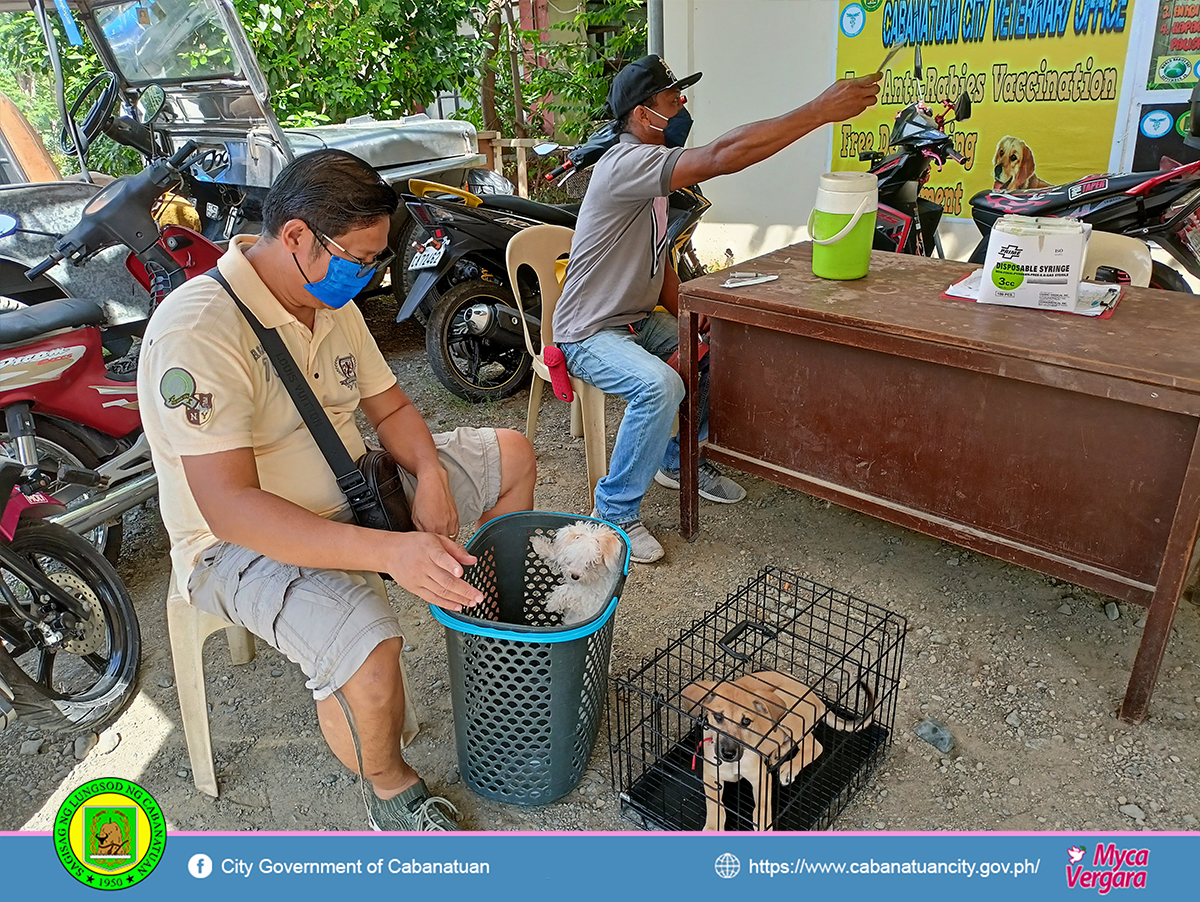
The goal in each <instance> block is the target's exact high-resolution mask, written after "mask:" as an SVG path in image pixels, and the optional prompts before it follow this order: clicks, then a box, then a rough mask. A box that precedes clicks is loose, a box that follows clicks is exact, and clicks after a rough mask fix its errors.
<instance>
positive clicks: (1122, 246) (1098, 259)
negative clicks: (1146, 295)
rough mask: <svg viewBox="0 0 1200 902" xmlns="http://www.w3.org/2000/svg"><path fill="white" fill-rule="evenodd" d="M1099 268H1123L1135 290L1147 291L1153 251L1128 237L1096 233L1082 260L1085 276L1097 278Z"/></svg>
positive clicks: (1093, 234)
mask: <svg viewBox="0 0 1200 902" xmlns="http://www.w3.org/2000/svg"><path fill="white" fill-rule="evenodd" d="M1098 266H1115V267H1116V268H1117V269H1123V270H1125V272H1127V273H1128V274H1129V278H1130V279H1131V280H1132V282H1133V285H1134V286H1135V287H1137V288H1145V287H1146V286H1147V285H1149V284H1150V273H1151V270H1152V268H1153V266H1154V261H1153V260H1151V258H1150V248H1148V247H1147V246H1146V242H1144V241H1138V240H1137V239H1136V238H1130V237H1129V236H1128V235H1114V234H1112V233H1111V232H1099V231H1095V230H1093V231H1092V234H1091V237H1090V238H1088V243H1087V252H1086V253H1085V254H1084V257H1083V277H1084V278H1085V279H1092V278H1095V276H1096V267H1098Z"/></svg>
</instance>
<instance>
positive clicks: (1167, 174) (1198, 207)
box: [971, 160, 1200, 293]
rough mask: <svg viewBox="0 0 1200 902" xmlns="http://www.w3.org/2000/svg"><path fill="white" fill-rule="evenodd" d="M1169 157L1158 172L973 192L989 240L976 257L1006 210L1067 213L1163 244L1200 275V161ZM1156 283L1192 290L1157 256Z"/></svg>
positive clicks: (975, 259)
mask: <svg viewBox="0 0 1200 902" xmlns="http://www.w3.org/2000/svg"><path fill="white" fill-rule="evenodd" d="M1164 162H1165V163H1166V168H1165V169H1163V170H1160V171H1158V172H1130V173H1120V174H1114V173H1108V174H1103V175H1090V176H1086V177H1085V178H1081V179H1076V180H1075V181H1073V182H1070V183H1069V184H1065V185H1052V186H1050V187H1046V188H1035V189H1031V190H1028V191H981V192H979V193H978V194H976V195H975V196H974V197H972V198H971V217H972V218H973V219H974V220H975V225H977V226H978V227H979V231H980V232H982V233H983V240H981V241H980V242H979V244H978V246H977V247H976V248H975V251H974V253H972V254H971V262H972V263H979V264H982V263H983V261H984V257H985V255H986V254H987V243H988V237H989V235H990V234H991V231H992V226H993V225H995V223H996V220H997V219H999V218H1000V217H1001V216H1003V215H1005V214H1008V213H1015V214H1020V215H1022V216H1063V217H1070V218H1072V219H1078V220H1081V221H1083V222H1088V223H1091V224H1092V228H1093V229H1097V230H1099V231H1102V232H1112V233H1114V234H1117V235H1128V236H1130V237H1132V238H1137V239H1139V240H1141V241H1145V242H1152V243H1154V244H1157V245H1158V246H1159V247H1161V248H1162V249H1163V250H1165V251H1166V252H1167V253H1169V254H1170V255H1171V256H1172V257H1173V258H1174V259H1175V260H1176V261H1178V263H1179V264H1180V265H1181V266H1182V267H1183V268H1184V269H1185V270H1187V271H1188V272H1189V273H1191V274H1192V275H1193V276H1195V277H1196V278H1200V257H1198V256H1197V249H1198V248H1200V161H1196V162H1193V163H1185V164H1180V163H1176V162H1174V161H1172V160H1165V161H1164ZM1150 287H1151V288H1160V289H1163V290H1165V291H1183V292H1188V293H1191V290H1192V289H1191V288H1190V287H1189V286H1188V284H1187V282H1186V281H1185V280H1184V278H1183V276H1182V275H1180V274H1179V273H1178V272H1177V271H1176V270H1174V269H1173V268H1172V267H1170V266H1168V265H1167V264H1166V263H1164V262H1162V261H1160V260H1155V261H1153V264H1152V269H1151V274H1150Z"/></svg>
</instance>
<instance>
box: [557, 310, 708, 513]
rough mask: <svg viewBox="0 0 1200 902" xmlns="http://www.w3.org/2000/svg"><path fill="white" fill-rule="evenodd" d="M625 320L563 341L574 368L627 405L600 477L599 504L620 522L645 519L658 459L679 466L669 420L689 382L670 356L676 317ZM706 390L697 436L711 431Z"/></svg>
mask: <svg viewBox="0 0 1200 902" xmlns="http://www.w3.org/2000/svg"><path fill="white" fill-rule="evenodd" d="M633 329H634V331H632V332H631V331H630V329H629V327H628V326H620V327H615V328H612V329H605V330H604V331H602V332H599V333H597V334H595V335H593V336H591V337H590V338H585V339H584V340H583V341H576V342H566V343H563V344H561V345H559V347H560V348H561V349H562V352H563V354H564V355H565V356H566V358H567V369H568V370H569V371H570V373H571V375H573V376H577V377H578V378H580V379H582V380H583V381H584V382H587V383H589V384H591V385H594V386H596V387H597V388H599V389H600V390H601V391H603V392H605V393H606V394H610V395H619V396H620V397H621V398H622V399H623V400H624V401H625V403H626V404H627V405H628V406H627V407H626V408H625V416H624V418H623V419H622V420H621V427H620V428H619V429H618V430H617V441H616V444H615V445H614V447H613V453H612V460H611V461H609V464H608V475H606V476H605V477H604V478H603V479H601V480H600V482H598V483H597V484H596V510H597V512H598V513H599V514H600V516H601V517H602V518H603V519H605V520H609V521H611V522H613V523H616V524H617V525H623V524H626V523H632V522H633V521H634V520H637V519H640V513H639V511H640V508H641V504H642V496H643V495H645V494H646V489H648V488H650V483H651V482H653V481H654V474H655V472H656V471H657V470H658V468H659V467H660V466H662V467H666V468H667V469H672V470H674V469H678V468H679V439H678V437H676V438H672V437H671V424H672V423H673V422H674V420H675V413H676V412H677V411H678V409H679V405H680V403H681V402H682V401H683V396H684V386H683V380H682V379H680V378H679V374H678V373H676V372H675V370H674V369H672V368H671V367H670V366H668V365H667V363H666V360H667V359H668V358H669V357H670V356H671V355H672V354H674V353H675V349H676V348H677V347H678V346H679V325H678V322H677V321H676V319H675V317H673V316H671V314H669V313H665V312H663V311H655V312H653V313H651V314H650V315H649V316H647V317H646V318H645V319H643V320H641V321H639V322H637V323H634V324H633ZM707 394H708V393H707V392H706V391H703V390H702V391H701V393H700V397H701V402H702V403H701V410H700V438H701V440H703V439H704V438H705V437H706V436H707V433H708V409H707V407H708V405H707V404H704V403H703V402H704V401H705V400H706V396H707Z"/></svg>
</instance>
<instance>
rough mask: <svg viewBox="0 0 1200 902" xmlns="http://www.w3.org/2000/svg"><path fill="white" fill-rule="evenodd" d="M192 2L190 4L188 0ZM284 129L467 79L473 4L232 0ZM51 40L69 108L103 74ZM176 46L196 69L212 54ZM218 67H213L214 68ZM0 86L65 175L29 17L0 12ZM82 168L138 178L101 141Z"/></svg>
mask: <svg viewBox="0 0 1200 902" xmlns="http://www.w3.org/2000/svg"><path fill="white" fill-rule="evenodd" d="M197 2H200V0H197ZM234 4H235V6H236V8H237V10H238V15H239V17H240V18H241V20H242V24H243V27H244V28H245V30H246V32H247V35H248V36H249V38H250V43H251V46H252V47H253V49H254V52H255V54H256V55H257V57H258V61H259V65H260V66H261V67H262V69H263V71H264V73H265V74H266V77H267V82H268V84H269V85H270V88H271V92H272V105H273V106H274V107H275V112H276V115H277V116H278V117H279V119H280V121H281V123H282V124H284V125H289V126H305V125H316V124H320V123H325V122H343V121H345V120H346V119H348V118H350V117H351V116H360V115H363V114H370V115H373V116H375V117H376V118H379V119H384V118H394V117H396V116H400V115H403V114H405V113H412V112H416V111H417V110H418V109H420V108H422V107H424V106H427V105H429V104H430V103H431V102H432V101H433V100H434V98H435V97H436V96H437V94H438V92H440V91H460V90H463V89H464V88H465V86H466V85H467V84H468V83H470V81H471V80H472V78H473V77H474V74H475V67H476V66H477V64H478V59H479V55H480V51H481V44H480V41H479V39H478V38H477V37H476V36H475V34H474V33H473V32H470V31H467V32H466V33H463V34H460V33H459V32H460V25H461V24H462V23H463V22H465V21H468V20H469V19H470V16H471V15H472V12H473V10H474V8H475V6H476V0H274V2H266V3H261V2H257V0H234ZM50 22H51V27H52V28H53V29H54V31H55V34H56V36H57V41H58V47H59V53H60V55H61V57H62V68H63V75H64V81H65V85H66V95H67V99H68V101H71V100H73V99H74V98H76V97H78V96H79V94H80V93H81V92H82V90H83V88H84V86H85V85H86V84H87V82H88V80H89V79H91V78H92V76H94V75H96V74H98V73H100V72H102V71H103V65H102V64H101V62H100V59H99V57H98V56H97V54H96V53H95V50H94V49H93V48H92V47H91V46H90V44H89V43H87V37H86V34H85V36H84V41H85V44H84V46H83V47H72V46H71V45H70V44H69V43H68V41H67V38H66V34H65V33H64V31H63V28H62V23H61V20H60V19H59V17H58V16H57V15H56V14H54V13H51V14H50ZM214 53H217V54H224V53H227V51H225V50H223V49H221V50H214V49H209V48H207V47H205V46H197V47H192V48H189V49H187V50H186V58H187V60H188V62H189V64H190V65H191V66H193V67H196V68H201V69H202V68H203V64H204V63H205V61H206V60H208V59H209V58H211V56H212V55H213V54H214ZM222 62H224V61H223V60H222ZM0 90H3V91H4V92H5V93H7V94H9V96H11V97H12V98H13V100H14V102H16V103H17V105H18V106H19V107H20V108H21V110H22V112H24V113H25V115H26V116H27V117H28V118H29V119H30V122H31V123H32V124H33V126H34V128H36V129H37V130H38V131H39V132H40V133H41V134H42V135H43V140H44V141H45V143H46V146H47V149H48V150H50V151H51V153H52V154H54V155H55V157H56V161H57V162H58V163H59V166H60V168H62V169H63V171H64V172H65V173H71V172H75V171H77V170H78V163H77V162H75V161H73V160H72V159H70V158H68V157H67V156H66V155H64V154H62V153H61V149H60V148H58V145H57V137H56V136H57V134H58V131H59V129H60V128H61V124H62V123H61V116H60V115H59V112H58V107H57V102H56V99H55V86H54V77H53V72H52V71H51V68H50V61H49V58H48V54H47V52H46V46H45V43H44V41H43V38H42V33H41V29H40V27H39V26H38V23H37V20H36V18H35V17H34V15H33V14H32V13H8V14H4V15H0ZM89 165H90V167H91V168H92V169H99V170H102V171H105V172H110V173H112V174H114V175H119V174H121V173H123V172H131V171H137V170H138V169H139V168H140V162H139V159H138V156H137V154H136V152H134V151H132V150H130V149H129V148H124V147H121V146H120V145H117V144H116V143H114V142H112V141H110V140H109V139H107V138H101V139H100V140H98V141H97V142H96V143H95V144H94V145H93V148H92V149H91V151H90V155H89Z"/></svg>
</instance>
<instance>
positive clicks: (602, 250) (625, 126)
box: [554, 55, 879, 563]
mask: <svg viewBox="0 0 1200 902" xmlns="http://www.w3.org/2000/svg"><path fill="white" fill-rule="evenodd" d="M699 80H700V73H696V74H695V75H691V76H688V77H687V78H684V79H676V78H675V76H674V75H673V74H672V72H671V70H670V69H668V68H667V66H666V64H665V63H664V62H663V61H662V60H661V59H660V58H659V57H657V56H653V55H651V56H647V57H643V58H642V59H640V60H637V61H636V62H633V63H630V64H629V65H628V66H626V67H625V68H624V69H622V70H621V71H620V72H619V73H618V74H617V76H616V78H614V79H613V83H612V87H611V89H610V90H609V92H608V105H609V107H610V108H611V109H612V113H613V115H614V116H615V117H616V118H617V119H618V120H619V131H620V132H621V137H620V140H619V141H618V143H617V144H616V145H614V146H613V147H612V148H611V149H610V150H609V151H608V152H607V153H605V154H604V156H603V157H601V158H600V162H599V163H597V164H596V166H595V168H594V170H593V172H592V177H591V181H590V182H589V184H588V191H587V194H586V196H585V197H584V200H583V207H582V209H581V210H580V212H579V221H578V223H577V225H576V227H575V237H574V240H573V241H572V242H571V262H570V265H569V266H568V267H567V277H566V281H565V282H564V284H563V293H562V297H561V298H560V299H559V302H558V306H557V307H556V309H555V311H554V337H555V342H556V343H557V344H558V346H559V347H560V348H561V349H562V351H563V354H564V355H565V356H566V359H567V368H568V370H569V371H570V372H571V373H572V374H573V375H575V376H577V377H579V378H580V379H583V380H584V381H585V382H588V383H590V384H592V385H595V386H596V387H597V388H600V389H601V390H603V391H604V392H606V393H608V394H615V395H620V396H621V397H622V398H623V399H624V400H625V401H626V403H627V407H626V410H625V416H624V418H623V419H622V420H621V427H620V429H619V430H618V431H617V440H616V444H615V446H614V447H613V454H612V460H611V462H610V463H609V468H608V475H606V476H605V477H604V478H603V479H601V480H600V482H599V483H597V485H596V499H595V505H596V506H595V509H594V510H593V511H592V515H593V516H596V517H601V518H603V519H605V520H608V521H610V522H612V523H616V524H617V525H618V526H620V527H621V528H622V529H624V530H625V532H626V533H628V535H629V539H630V543H631V546H632V559H633V560H634V561H637V562H639V563H649V562H652V561H656V560H658V559H659V558H661V557H662V556H663V548H662V545H660V544H659V542H658V540H657V539H655V538H654V536H652V535H651V534H650V532H649V530H647V529H646V527H645V526H644V525H643V524H642V521H641V513H640V509H641V503H642V496H643V495H645V493H646V489H648V488H649V487H650V482H651V480H654V481H656V482H658V483H659V484H661V485H665V486H667V487H669V488H679V442H678V439H672V438H671V425H672V423H673V422H674V419H675V413H676V411H677V410H678V407H679V404H680V402H681V401H682V400H683V396H684V387H683V380H681V379H680V378H679V374H678V373H676V372H675V370H674V369H673V368H672V367H671V366H669V365H668V364H667V363H666V361H667V359H668V358H670V357H671V355H672V354H674V353H675V351H676V349H677V348H678V345H679V333H678V327H677V325H676V317H677V315H678V291H679V277H678V276H677V275H676V274H675V271H674V270H673V269H672V268H671V264H670V259H669V257H668V253H667V251H668V247H667V244H668V241H667V196H668V195H669V194H670V193H671V192H672V191H674V190H676V189H678V188H683V187H687V186H689V185H695V184H698V183H700V182H702V181H704V180H706V179H709V178H712V177H713V176H717V175H726V174H729V173H733V172H740V171H741V170H743V169H745V168H746V167H747V166H750V165H751V164H753V163H757V162H759V161H761V160H765V159H766V158H767V157H769V156H771V155H772V154H775V153H777V152H778V151H780V150H782V149H783V148H785V147H787V146H788V145H789V144H791V143H792V142H793V141H796V140H798V139H799V138H801V137H803V136H804V135H806V134H808V133H809V132H811V131H814V130H815V129H817V128H820V127H821V126H823V125H826V124H828V123H832V122H841V121H843V120H845V119H852V118H854V117H855V116H857V115H858V114H859V113H861V112H862V111H863V110H865V109H866V108H867V107H869V106H873V105H874V104H875V102H876V98H877V95H878V93H879V75H878V74H876V75H869V76H866V77H865V78H857V79H842V80H841V81H838V82H835V83H834V84H833V85H832V86H831V87H829V88H828V89H826V90H825V91H824V92H823V93H822V94H821V95H820V96H819V97H817V98H816V99H815V100H812V101H810V102H809V103H806V104H804V105H803V106H801V107H798V108H797V109H795V110H792V111H791V112H790V113H785V114H784V115H782V116H779V117H777V118H775V119H767V120H763V121H761V122H753V123H750V124H749V125H743V126H740V127H738V128H735V129H733V130H732V131H729V132H726V133H725V134H724V135H722V136H721V137H719V138H717V139H716V140H715V141H713V142H711V143H710V144H706V145H705V146H703V147H697V148H691V149H688V150H685V149H684V148H683V144H684V142H685V141H686V140H687V132H688V129H689V128H690V126H691V117H690V116H689V115H688V112H687V110H686V109H684V106H683V105H684V103H685V99H684V97H683V96H682V93H681V91H682V90H683V89H684V88H686V87H689V86H691V85H694V84H695V83H696V82H697V81H699ZM659 304H661V305H662V306H663V307H665V308H666V309H667V310H668V311H669V313H662V312H661V311H659V312H657V313H656V312H655V310H654V308H655V307H656V306H658V305H659ZM700 327H701V331H702V332H703V331H706V328H707V324H706V323H705V322H704V321H703V319H702V320H701V324H700ZM704 394H705V393H704V392H703V390H702V392H701V402H702V403H701V407H702V410H701V415H700V419H701V429H704V428H705V424H706V421H707V409H706V405H705V404H704V403H703V402H704ZM700 494H701V496H702V497H704V498H707V499H709V500H710V501H717V502H722V503H726V504H729V503H733V502H737V501H741V500H742V498H744V497H745V495H746V493H745V490H744V489H742V488H741V486H739V485H738V484H737V483H735V482H734V481H733V480H731V479H729V478H728V477H725V476H722V475H721V474H719V473H718V472H717V471H716V470H715V469H714V468H713V467H712V466H711V465H710V464H708V462H707V461H701V464H700Z"/></svg>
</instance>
